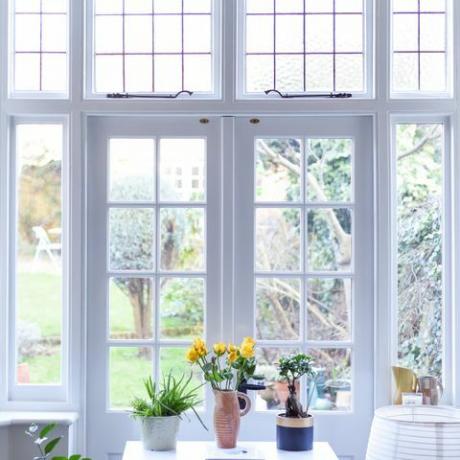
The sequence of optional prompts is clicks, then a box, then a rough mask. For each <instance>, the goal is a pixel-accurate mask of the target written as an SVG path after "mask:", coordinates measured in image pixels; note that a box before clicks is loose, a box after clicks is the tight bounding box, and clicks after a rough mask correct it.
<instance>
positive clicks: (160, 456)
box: [123, 441, 338, 460]
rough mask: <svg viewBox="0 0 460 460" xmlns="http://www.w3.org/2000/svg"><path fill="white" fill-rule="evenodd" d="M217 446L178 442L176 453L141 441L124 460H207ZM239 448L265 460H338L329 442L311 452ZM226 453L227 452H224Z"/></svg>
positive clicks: (129, 446)
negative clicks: (152, 448) (148, 446)
mask: <svg viewBox="0 0 460 460" xmlns="http://www.w3.org/2000/svg"><path fill="white" fill-rule="evenodd" d="M213 446H215V444H214V443H212V442H199V441H193V442H178V443H177V450H176V451H169V452H151V451H146V450H144V448H143V447H142V443H141V442H139V441H129V442H127V443H126V447H125V452H124V454H123V460H205V458H206V453H208V452H209V449H210V448H212V447H213ZM238 447H243V448H248V449H251V448H256V449H257V450H259V451H262V452H263V453H264V456H265V460H300V459H302V460H338V459H337V456H336V455H335V454H334V451H333V450H332V448H331V446H330V445H329V444H328V443H327V442H315V443H314V448H313V450H311V451H309V452H287V451H282V450H278V449H277V448H276V444H275V443H274V442H241V443H238ZM223 452H225V451H223Z"/></svg>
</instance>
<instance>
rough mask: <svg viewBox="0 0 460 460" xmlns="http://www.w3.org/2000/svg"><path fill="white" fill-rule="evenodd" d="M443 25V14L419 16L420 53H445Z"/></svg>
mask: <svg viewBox="0 0 460 460" xmlns="http://www.w3.org/2000/svg"><path fill="white" fill-rule="evenodd" d="M445 23H446V17H445V15H444V14H421V15H420V49H421V50H422V51H442V52H444V51H445V49H446V27H445Z"/></svg>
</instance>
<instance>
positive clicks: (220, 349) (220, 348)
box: [213, 342, 227, 356]
mask: <svg viewBox="0 0 460 460" xmlns="http://www.w3.org/2000/svg"><path fill="white" fill-rule="evenodd" d="M213 350H214V353H215V354H216V355H217V356H222V355H223V354H224V353H225V351H226V350H227V347H226V346H225V343H223V342H218V343H215V344H214V346H213Z"/></svg>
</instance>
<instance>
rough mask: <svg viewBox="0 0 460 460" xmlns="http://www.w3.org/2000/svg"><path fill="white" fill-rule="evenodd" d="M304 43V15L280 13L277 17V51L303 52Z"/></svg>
mask: <svg viewBox="0 0 460 460" xmlns="http://www.w3.org/2000/svg"><path fill="white" fill-rule="evenodd" d="M259 33H260V32H259ZM303 45H304V43H303V17H302V16H301V15H298V14H296V15H290V14H286V15H278V16H277V17H276V42H275V46H276V52H277V53H283V52H284V53H299V52H303Z"/></svg>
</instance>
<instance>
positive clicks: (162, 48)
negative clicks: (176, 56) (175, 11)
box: [154, 15, 182, 53]
mask: <svg viewBox="0 0 460 460" xmlns="http://www.w3.org/2000/svg"><path fill="white" fill-rule="evenodd" d="M154 21H155V24H154V40H155V42H154V43H155V52H156V53H160V52H161V53H177V52H180V51H181V50H182V19H181V16H180V15H166V16H155V19H154Z"/></svg>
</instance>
